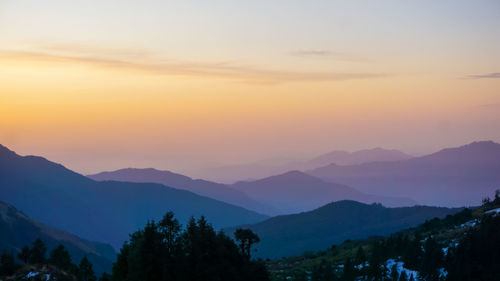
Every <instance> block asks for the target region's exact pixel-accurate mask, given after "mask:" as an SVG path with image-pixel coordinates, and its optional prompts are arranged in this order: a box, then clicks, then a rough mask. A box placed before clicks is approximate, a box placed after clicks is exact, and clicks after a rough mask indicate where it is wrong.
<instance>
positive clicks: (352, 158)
mask: <svg viewBox="0 0 500 281" xmlns="http://www.w3.org/2000/svg"><path fill="white" fill-rule="evenodd" d="M411 157H412V156H410V155H408V154H405V153H403V152H401V151H398V150H390V149H383V148H374V149H364V150H360V151H355V152H346V151H339V150H336V151H332V152H329V153H326V154H323V155H320V156H318V157H315V158H312V159H308V160H304V161H286V162H284V163H280V164H269V163H252V164H241V165H226V166H219V167H207V168H203V169H199V170H197V171H193V174H195V175H197V177H200V178H204V179H208V180H213V181H217V182H223V183H234V182H236V181H240V180H255V179H260V178H265V177H269V176H272V175H276V174H282V173H285V172H287V171H293V170H299V171H306V170H312V169H315V168H319V167H322V166H325V165H328V164H331V163H335V164H337V165H354V164H361V163H367V162H376V161H399V160H405V159H409V158H411Z"/></svg>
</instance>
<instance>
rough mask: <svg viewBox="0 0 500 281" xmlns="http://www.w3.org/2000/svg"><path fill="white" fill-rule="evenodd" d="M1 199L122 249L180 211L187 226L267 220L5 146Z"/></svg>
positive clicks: (1, 155)
mask: <svg viewBox="0 0 500 281" xmlns="http://www.w3.org/2000/svg"><path fill="white" fill-rule="evenodd" d="M0 199H1V200H3V201H5V202H7V203H10V204H12V205H14V206H16V208H18V209H19V210H22V211H23V212H24V213H26V214H27V215H28V216H30V217H32V218H34V219H36V220H38V221H40V222H43V223H46V224H48V225H51V226H54V227H56V228H58V229H61V230H64V231H68V232H70V233H74V234H76V235H78V236H80V237H83V238H86V239H90V240H95V241H103V242H107V243H110V244H112V245H113V246H114V247H115V248H119V247H120V246H121V244H122V243H123V241H125V240H126V239H127V238H128V235H129V234H130V233H132V232H134V231H136V230H137V229H139V228H140V227H142V226H143V225H144V224H145V223H146V222H147V221H148V220H152V219H159V218H160V217H161V216H162V215H163V214H165V213H166V212H167V211H174V212H175V214H176V215H177V217H178V218H179V219H180V221H181V223H184V222H187V220H188V219H189V217H190V216H196V217H199V216H201V215H204V216H205V217H206V218H207V219H209V220H210V221H211V222H212V223H213V225H214V227H215V228H221V227H229V226H232V225H237V224H242V223H255V222H258V221H262V220H264V219H266V218H267V217H266V216H265V215H261V214H258V213H255V212H252V211H249V210H247V209H244V208H242V207H237V206H234V205H230V204H227V203H224V202H221V201H217V200H214V199H210V198H207V197H203V196H199V195H197V194H194V193H192V192H189V191H185V190H179V189H174V188H170V187H167V186H164V185H160V184H152V183H126V182H112V181H109V182H97V181H94V180H91V179H89V178H87V177H85V176H83V175H80V174H78V173H75V172H73V171H71V170H68V169H66V168H65V167H63V166H62V165H59V164H56V163H53V162H50V161H48V160H46V159H44V158H42V157H36V156H24V157H22V156H19V155H17V154H16V153H14V152H12V151H10V150H8V149H7V148H5V147H3V146H0Z"/></svg>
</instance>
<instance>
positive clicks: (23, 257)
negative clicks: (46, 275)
mask: <svg viewBox="0 0 500 281" xmlns="http://www.w3.org/2000/svg"><path fill="white" fill-rule="evenodd" d="M17 258H18V259H19V260H20V261H22V262H23V263H25V264H26V263H28V262H29V258H30V248H29V247H28V246H24V247H23V248H22V249H21V251H20V252H19V253H18V254H17Z"/></svg>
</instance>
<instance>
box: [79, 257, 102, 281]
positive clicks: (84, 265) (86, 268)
mask: <svg viewBox="0 0 500 281" xmlns="http://www.w3.org/2000/svg"><path fill="white" fill-rule="evenodd" d="M96 279H97V278H96V277H95V275H94V270H93V269H92V263H90V261H89V260H88V259H87V257H86V256H85V257H83V258H82V260H81V261H80V265H79V267H78V281H96Z"/></svg>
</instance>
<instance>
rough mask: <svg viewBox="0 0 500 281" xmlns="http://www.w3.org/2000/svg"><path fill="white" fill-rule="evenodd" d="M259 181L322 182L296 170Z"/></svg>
mask: <svg viewBox="0 0 500 281" xmlns="http://www.w3.org/2000/svg"><path fill="white" fill-rule="evenodd" d="M259 181H277V182H281V181H286V182H287V183H298V182H311V181H321V182H322V180H321V179H319V178H317V177H314V176H311V175H309V174H306V173H304V172H301V171H297V170H292V171H288V172H286V173H284V174H280V175H276V176H271V177H267V178H264V179H261V180H259Z"/></svg>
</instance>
